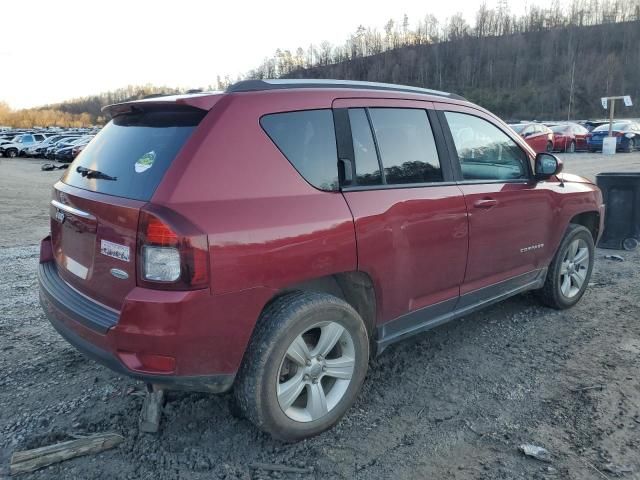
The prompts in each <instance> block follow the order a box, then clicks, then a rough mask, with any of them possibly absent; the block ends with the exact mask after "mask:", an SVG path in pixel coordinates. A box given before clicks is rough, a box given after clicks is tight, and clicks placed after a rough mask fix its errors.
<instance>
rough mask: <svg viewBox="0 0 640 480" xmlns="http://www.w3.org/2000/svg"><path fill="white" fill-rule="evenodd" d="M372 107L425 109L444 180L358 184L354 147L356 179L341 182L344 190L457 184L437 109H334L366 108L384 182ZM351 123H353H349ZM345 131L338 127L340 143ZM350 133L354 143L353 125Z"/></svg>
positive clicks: (416, 108)
mask: <svg viewBox="0 0 640 480" xmlns="http://www.w3.org/2000/svg"><path fill="white" fill-rule="evenodd" d="M370 108H394V109H405V110H424V111H425V113H426V114H427V121H428V122H429V126H430V127H431V132H432V133H433V138H434V141H435V144H436V152H437V154H438V161H439V162H440V170H441V171H442V181H439V182H420V183H394V184H388V183H382V184H380V185H358V183H357V177H356V173H357V171H356V164H355V154H354V152H353V149H352V150H351V155H352V156H351V159H350V160H351V162H352V166H353V172H354V179H353V183H352V184H351V185H343V184H342V183H341V190H342V191H343V192H360V191H367V190H395V189H402V188H425V187H445V186H453V185H457V183H458V182H457V179H456V178H455V174H454V169H453V167H452V165H451V158H450V152H449V148H448V146H447V145H446V137H445V134H444V131H443V128H442V125H441V120H440V118H439V117H438V115H437V114H436V110H434V109H430V108H427V107H426V106H425V107H407V106H400V105H398V106H384V107H381V106H375V105H372V106H370V107H362V106H352V107H340V108H336V109H334V110H345V111H348V110H349V109H364V110H365V114H366V116H367V120H368V122H369V129H370V130H371V135H372V137H373V142H374V145H375V147H376V155H377V157H378V165H379V167H380V172H381V174H380V177H381V179H382V181H383V182H385V181H386V178H385V176H384V168H383V166H382V158H381V155H380V150H379V147H378V140H377V138H376V134H375V130H374V128H373V123H372V122H371V117H370V115H369V109H370ZM347 118H348V114H347ZM349 121H350V119H349ZM349 125H351V124H350V123H349ZM345 133H346V132H345V131H344V130H337V129H336V141H337V142H338V143H340V141H338V140H337V138H338V136H339V135H345ZM348 133H349V141H350V142H351V144H352V145H353V138H352V137H351V127H349V132H348Z"/></svg>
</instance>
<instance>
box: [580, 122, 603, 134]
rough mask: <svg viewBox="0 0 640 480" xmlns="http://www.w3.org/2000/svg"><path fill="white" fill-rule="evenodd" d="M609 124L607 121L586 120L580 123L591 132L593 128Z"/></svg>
mask: <svg viewBox="0 0 640 480" xmlns="http://www.w3.org/2000/svg"><path fill="white" fill-rule="evenodd" d="M604 124H607V125H608V124H609V121H608V120H586V121H584V122H580V125H581V126H583V127H584V128H586V129H587V130H589V131H590V132H592V131H593V130H594V129H595V128H597V127H599V126H600V125H604Z"/></svg>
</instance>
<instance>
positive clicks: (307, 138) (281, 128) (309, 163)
mask: <svg viewBox="0 0 640 480" xmlns="http://www.w3.org/2000/svg"><path fill="white" fill-rule="evenodd" d="M260 125H261V126H262V128H263V129H264V131H265V132H266V133H267V135H268V136H269V138H271V140H272V141H273V143H275V145H276V146H277V147H278V149H279V150H280V151H281V152H282V154H283V155H284V156H285V157H286V158H287V160H289V162H291V164H292V165H293V167H294V168H295V169H296V170H297V171H298V172H299V173H300V175H302V176H303V177H304V178H305V179H306V180H307V182H309V183H310V184H311V185H313V186H314V187H316V188H319V189H321V190H331V191H332V190H337V189H338V152H337V147H336V135H335V130H334V125H333V113H332V112H331V110H328V109H326V110H303V111H298V112H284V113H273V114H269V115H265V116H263V117H262V118H261V119H260Z"/></svg>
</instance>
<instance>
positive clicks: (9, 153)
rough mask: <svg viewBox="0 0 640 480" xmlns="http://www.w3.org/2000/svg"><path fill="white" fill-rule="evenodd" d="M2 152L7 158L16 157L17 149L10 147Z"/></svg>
mask: <svg viewBox="0 0 640 480" xmlns="http://www.w3.org/2000/svg"><path fill="white" fill-rule="evenodd" d="M4 154H5V155H6V156H7V157H9V158H16V157H17V156H18V151H17V150H16V149H15V148H10V149H9V150H5V151H4Z"/></svg>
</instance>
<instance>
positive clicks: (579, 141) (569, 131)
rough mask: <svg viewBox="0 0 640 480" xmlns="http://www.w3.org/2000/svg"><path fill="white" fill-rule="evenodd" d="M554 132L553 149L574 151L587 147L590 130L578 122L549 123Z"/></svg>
mask: <svg viewBox="0 0 640 480" xmlns="http://www.w3.org/2000/svg"><path fill="white" fill-rule="evenodd" d="M547 126H548V127H549V128H550V129H551V131H552V132H553V150H554V151H556V152H569V153H573V152H575V151H576V150H586V149H587V134H588V133H589V130H587V129H586V128H585V127H583V126H581V125H578V124H577V123H559V124H554V125H549V124H548V125H547Z"/></svg>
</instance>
